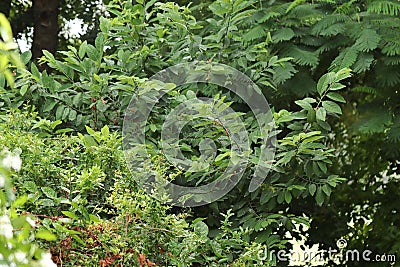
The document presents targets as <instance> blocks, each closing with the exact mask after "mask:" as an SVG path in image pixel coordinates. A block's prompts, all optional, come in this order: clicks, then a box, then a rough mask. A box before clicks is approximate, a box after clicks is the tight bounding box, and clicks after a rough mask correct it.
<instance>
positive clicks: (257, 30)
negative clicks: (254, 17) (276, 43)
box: [243, 25, 265, 42]
mask: <svg viewBox="0 0 400 267" xmlns="http://www.w3.org/2000/svg"><path fill="white" fill-rule="evenodd" d="M263 36H265V31H264V29H263V27H262V26H261V25H258V26H256V27H254V28H253V29H251V30H250V31H248V32H247V33H246V34H245V35H244V36H243V40H244V41H246V42H250V41H253V40H255V39H258V38H261V37H263Z"/></svg>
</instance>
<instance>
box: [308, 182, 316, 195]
mask: <svg viewBox="0 0 400 267" xmlns="http://www.w3.org/2000/svg"><path fill="white" fill-rule="evenodd" d="M316 190H317V186H316V185H315V184H310V185H309V186H308V192H310V195H312V196H314V194H315V191H316Z"/></svg>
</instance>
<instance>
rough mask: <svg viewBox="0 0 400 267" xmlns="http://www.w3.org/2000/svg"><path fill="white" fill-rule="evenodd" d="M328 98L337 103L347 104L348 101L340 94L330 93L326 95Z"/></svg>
mask: <svg viewBox="0 0 400 267" xmlns="http://www.w3.org/2000/svg"><path fill="white" fill-rule="evenodd" d="M326 96H327V97H328V98H330V99H332V100H335V101H337V102H341V103H346V100H345V99H344V98H343V96H341V95H340V94H338V93H334V92H330V93H328V94H327V95H326Z"/></svg>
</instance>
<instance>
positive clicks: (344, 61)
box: [329, 46, 358, 71]
mask: <svg viewBox="0 0 400 267" xmlns="http://www.w3.org/2000/svg"><path fill="white" fill-rule="evenodd" d="M357 56H358V50H357V49H355V48H354V47H353V46H351V47H347V48H346V49H344V50H342V51H341V52H340V53H339V55H338V56H337V57H336V58H335V59H334V60H333V61H332V63H331V66H330V67H329V71H335V70H339V69H343V68H349V67H351V66H352V65H353V64H354V62H356V60H357Z"/></svg>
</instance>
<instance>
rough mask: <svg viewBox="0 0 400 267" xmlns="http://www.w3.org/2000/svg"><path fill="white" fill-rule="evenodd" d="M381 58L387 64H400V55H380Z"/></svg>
mask: <svg viewBox="0 0 400 267" xmlns="http://www.w3.org/2000/svg"><path fill="white" fill-rule="evenodd" d="M381 59H382V61H383V63H385V65H388V66H394V65H400V56H393V57H382V58H381Z"/></svg>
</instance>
